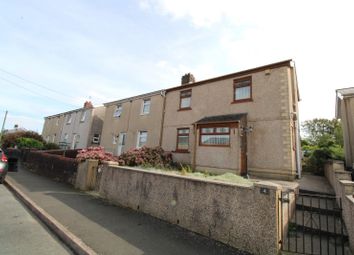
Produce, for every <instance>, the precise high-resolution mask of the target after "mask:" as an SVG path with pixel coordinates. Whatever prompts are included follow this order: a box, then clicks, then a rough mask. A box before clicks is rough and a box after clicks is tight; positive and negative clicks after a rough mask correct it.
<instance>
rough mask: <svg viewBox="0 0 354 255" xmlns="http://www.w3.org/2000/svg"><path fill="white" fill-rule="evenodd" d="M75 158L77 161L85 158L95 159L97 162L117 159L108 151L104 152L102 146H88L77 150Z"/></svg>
mask: <svg viewBox="0 0 354 255" xmlns="http://www.w3.org/2000/svg"><path fill="white" fill-rule="evenodd" d="M76 159H77V161H79V162H81V161H85V160H86V159H97V160H98V161H99V163H101V162H102V161H118V158H117V157H115V156H113V154H112V153H110V152H106V151H105V150H104V148H103V147H88V148H87V149H83V150H79V153H78V154H77V156H76Z"/></svg>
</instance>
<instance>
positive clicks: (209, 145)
mask: <svg viewBox="0 0 354 255" xmlns="http://www.w3.org/2000/svg"><path fill="white" fill-rule="evenodd" d="M199 146H200V147H221V148H230V147H231V146H230V145H211V144H199Z"/></svg>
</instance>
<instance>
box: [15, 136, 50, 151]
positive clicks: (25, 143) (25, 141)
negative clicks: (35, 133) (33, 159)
mask: <svg viewBox="0 0 354 255" xmlns="http://www.w3.org/2000/svg"><path fill="white" fill-rule="evenodd" d="M16 144H17V146H18V148H20V149H22V148H30V149H39V150H40V149H43V147H44V144H43V143H42V142H40V141H38V140H36V139H34V138H27V137H20V138H17V139H16Z"/></svg>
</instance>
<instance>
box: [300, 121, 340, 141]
mask: <svg viewBox="0 0 354 255" xmlns="http://www.w3.org/2000/svg"><path fill="white" fill-rule="evenodd" d="M302 130H303V133H304V135H305V139H306V140H307V141H308V142H309V143H310V144H312V145H315V144H318V143H320V142H321V141H322V142H323V141H328V140H333V142H334V143H335V144H337V145H340V146H342V147H343V133H342V126H341V123H340V121H339V120H337V119H332V120H329V119H313V120H307V121H305V122H304V123H303V124H302Z"/></svg>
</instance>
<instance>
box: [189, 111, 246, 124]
mask: <svg viewBox="0 0 354 255" xmlns="http://www.w3.org/2000/svg"><path fill="white" fill-rule="evenodd" d="M245 116H247V113H239V114H227V115H217V116H208V117H204V118H202V119H200V120H198V121H197V122H196V123H195V124H206V123H221V122H236V121H239V120H241V119H242V118H243V117H245Z"/></svg>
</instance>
